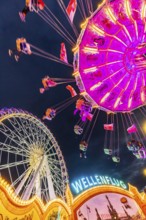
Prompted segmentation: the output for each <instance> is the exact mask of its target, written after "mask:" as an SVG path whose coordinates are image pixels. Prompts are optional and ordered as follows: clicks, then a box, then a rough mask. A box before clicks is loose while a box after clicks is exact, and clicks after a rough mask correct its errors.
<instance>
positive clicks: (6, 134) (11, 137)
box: [0, 126, 25, 149]
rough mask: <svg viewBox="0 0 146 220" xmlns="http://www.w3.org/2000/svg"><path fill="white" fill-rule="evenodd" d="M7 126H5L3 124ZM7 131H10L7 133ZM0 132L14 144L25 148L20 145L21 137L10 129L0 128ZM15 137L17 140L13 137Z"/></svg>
mask: <svg viewBox="0 0 146 220" xmlns="http://www.w3.org/2000/svg"><path fill="white" fill-rule="evenodd" d="M5 127H7V126H5ZM8 131H9V132H10V133H9V134H8ZM0 132H1V133H2V134H3V135H4V136H5V137H6V138H9V140H11V141H13V142H14V143H15V144H17V145H18V146H19V147H20V148H22V149H25V148H24V146H23V145H21V144H20V143H21V138H20V137H19V136H17V135H16V134H15V133H14V132H12V130H11V129H8V130H6V128H4V129H2V128H0ZM15 138H17V140H16V139H15Z"/></svg>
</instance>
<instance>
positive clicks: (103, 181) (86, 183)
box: [71, 175, 127, 194]
mask: <svg viewBox="0 0 146 220" xmlns="http://www.w3.org/2000/svg"><path fill="white" fill-rule="evenodd" d="M99 185H113V186H118V187H121V188H123V189H127V185H126V184H125V183H124V182H123V181H122V180H118V179H115V178H111V177H108V176H98V175H94V176H89V177H83V178H81V179H78V180H76V181H74V182H73V183H71V187H72V189H73V192H74V193H75V194H78V193H80V192H82V191H84V190H86V189H88V188H91V187H93V186H99Z"/></svg>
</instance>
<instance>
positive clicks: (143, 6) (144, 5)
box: [141, 2, 146, 19]
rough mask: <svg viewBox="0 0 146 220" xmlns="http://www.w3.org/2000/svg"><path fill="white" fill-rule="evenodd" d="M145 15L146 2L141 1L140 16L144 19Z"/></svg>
mask: <svg viewBox="0 0 146 220" xmlns="http://www.w3.org/2000/svg"><path fill="white" fill-rule="evenodd" d="M145 17H146V3H145V2H143V4H142V6H141V18H142V19H144V18H145Z"/></svg>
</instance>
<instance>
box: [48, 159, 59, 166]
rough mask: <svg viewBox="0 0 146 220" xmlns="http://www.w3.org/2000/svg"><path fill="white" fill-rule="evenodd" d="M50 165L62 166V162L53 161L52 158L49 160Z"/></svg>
mask: <svg viewBox="0 0 146 220" xmlns="http://www.w3.org/2000/svg"><path fill="white" fill-rule="evenodd" d="M48 163H49V164H54V165H60V162H59V161H58V160H55V159H51V158H49V160H48Z"/></svg>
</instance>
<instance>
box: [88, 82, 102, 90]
mask: <svg viewBox="0 0 146 220" xmlns="http://www.w3.org/2000/svg"><path fill="white" fill-rule="evenodd" d="M101 84H102V82H98V83H97V84H95V85H94V86H92V87H91V88H90V91H93V90H94V89H97V88H98V87H99V86H100V85H101Z"/></svg>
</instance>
